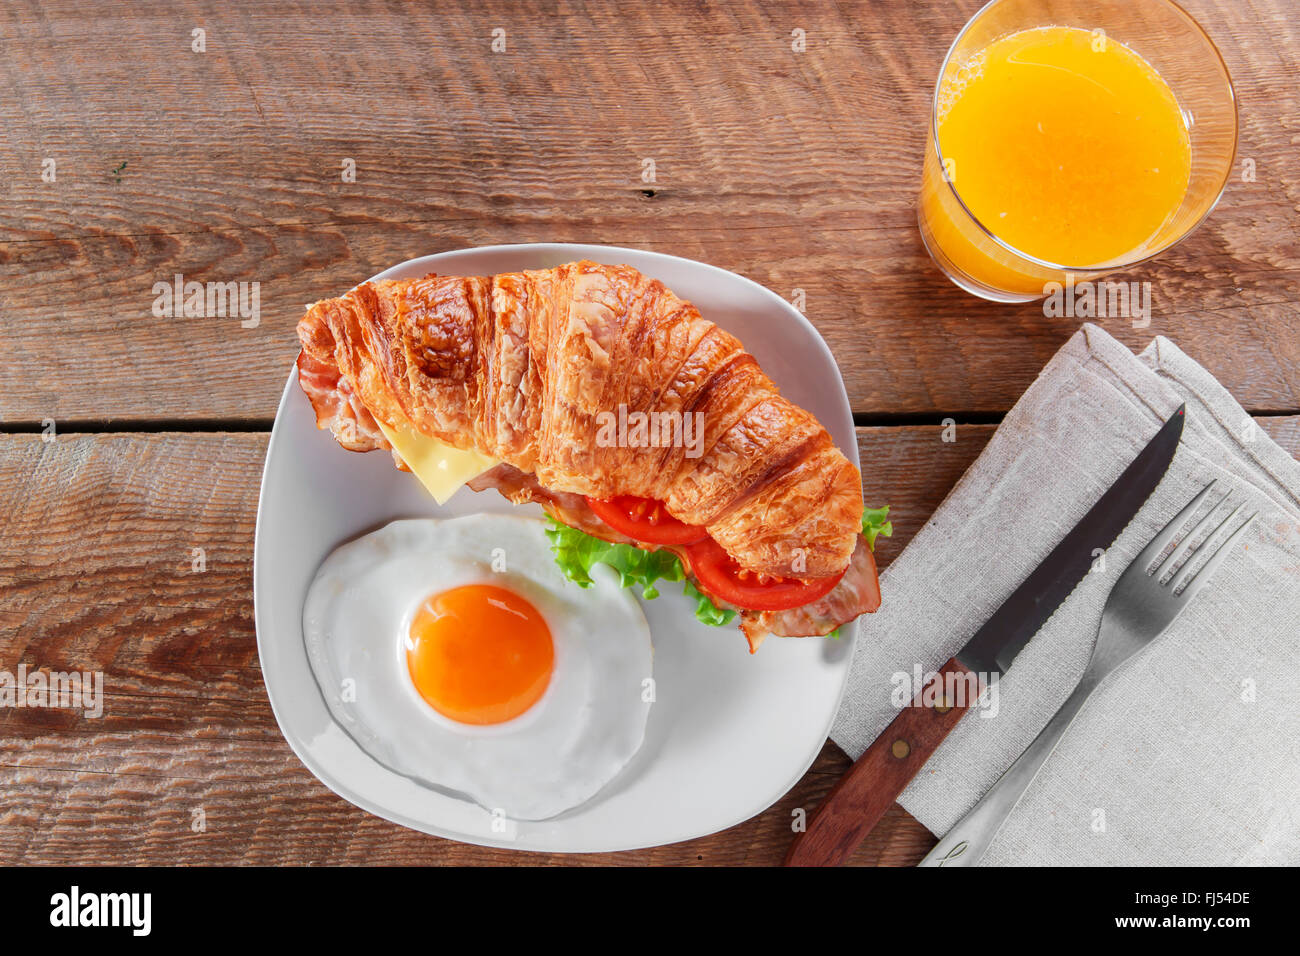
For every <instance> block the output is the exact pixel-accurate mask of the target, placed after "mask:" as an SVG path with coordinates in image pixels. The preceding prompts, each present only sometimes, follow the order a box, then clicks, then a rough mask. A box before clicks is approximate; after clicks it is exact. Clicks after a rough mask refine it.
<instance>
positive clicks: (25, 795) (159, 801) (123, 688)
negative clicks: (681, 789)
mask: <svg viewBox="0 0 1300 956" xmlns="http://www.w3.org/2000/svg"><path fill="white" fill-rule="evenodd" d="M938 431H939V430H938V429H937V428H904V429H862V430H861V433H860V436H859V439H860V442H861V444H862V449H863V459H864V462H865V463H869V464H870V472H869V473H870V474H871V483H870V493H871V495H872V496H873V500H876V501H882V502H883V501H889V502H894V503H895V505H894V508H895V510H894V518H895V521H896V527H897V529H898V532H897V534H896V536H895V537H894V538H893V539H888V540H885V539H882V545H881V549H880V558H881V562H882V563H884V564H887V563H888V562H889V561H890V560H891V559H892V558H893V556H894V555H896V554H897V553H898V551H899V550H900V549H901V548H902V546H903V545H904V544H905V543H906V541H907V540H908V539H909V538H910V536H911V533H912V531H913V530H914V529H915V528H916V527H917V526H918V525H919V523H920V522H921V521H922V520H924V517H925V515H927V514H928V513H929V512H930V511H932V510H933V508H934V507H935V505H937V504H938V501H939V500H940V498H941V497H942V495H943V494H944V493H946V491H947V488H948V487H949V486H950V485H951V484H952V482H953V481H954V480H955V479H956V478H957V477H958V476H959V475H960V474H961V471H962V470H963V469H964V468H965V467H966V465H967V464H968V463H969V462H970V461H971V460H972V459H973V458H974V456H975V455H976V454H978V452H979V450H980V449H981V448H982V447H983V445H984V442H985V441H987V438H988V435H989V434H990V432H991V428H990V427H988V426H982V425H980V426H964V427H962V428H960V429H959V440H958V441H957V442H956V443H944V442H942V441H940V440H939V435H938ZM265 445H266V436H265V435H263V434H256V433H252V434H231V433H214V434H198V433H165V434H110V435H60V436H58V437H57V438H56V440H55V441H54V442H45V441H43V440H42V438H41V436H40V435H9V436H0V479H2V480H0V489H2V490H0V515H2V516H3V522H4V528H5V535H4V537H3V539H2V542H0V590H2V592H3V593H4V595H5V600H4V604H3V607H2V608H0V668H3V669H6V670H9V671H10V672H11V673H12V672H14V671H16V669H17V667H18V665H19V664H20V663H23V662H26V663H28V664H29V665H33V666H35V665H37V664H40V665H44V666H47V667H49V668H51V669H54V670H74V669H75V670H101V671H103V672H104V680H105V683H106V687H107V689H108V693H107V700H106V704H105V709H104V714H103V716H102V717H101V718H99V719H97V720H93V719H86V718H84V717H82V716H81V715H80V713H79V712H75V711H71V710H33V709H23V710H19V709H5V710H0V736H2V737H3V740H4V757H3V759H2V760H0V859H3V860H5V861H7V862H25V863H35V862H44V863H52V862H74V861H83V862H84V861H96V860H97V861H101V862H105V861H108V860H115V861H119V862H128V863H143V862H154V863H159V862H207V863H217V862H222V863H282V862H314V863H360V862H385V863H432V862H441V863H465V862H480V863H506V862H509V863H519V862H526V863H536V862H556V861H558V860H559V859H560V858H558V857H556V858H550V857H533V856H521V855H519V854H516V853H509V852H500V851H491V850H483V849H479V848H473V847H466V846H461V845H458V844H452V843H449V842H446V841H441V840H436V839H433V838H429V837H425V836H422V835H420V834H415V833H412V832H409V831H405V830H403V829H402V828H400V827H396V826H393V825H390V824H388V823H385V822H383V821H380V820H378V819H376V818H373V817H370V816H369V815H367V814H365V813H362V812H361V811H359V810H356V809H355V808H353V807H351V806H350V805H348V804H347V803H345V802H344V801H342V800H340V799H338V798H337V797H335V796H333V795H332V794H331V793H329V791H327V790H326V789H325V788H324V787H323V786H321V785H320V784H319V783H317V782H316V781H315V779H314V778H313V777H312V776H311V774H310V773H309V772H308V771H307V770H306V769H305V768H304V767H303V766H302V765H301V764H300V763H299V762H298V760H297V758H295V757H294V756H293V754H292V753H291V752H290V750H289V748H288V746H287V744H285V742H284V740H283V739H282V738H281V736H280V733H279V730H278V728H277V726H276V723H275V719H274V717H273V715H272V714H271V711H270V707H269V704H268V702H267V700H266V697H265V692H264V691H263V689H262V681H261V672H260V670H259V667H258V663H257V653H256V637H255V633H254V629H253V612H252V595H251V592H250V588H249V579H250V576H251V571H252V548H253V528H254V521H255V517H256V508H257V494H258V485H259V482H260V476H261V465H262V458H263V455H264V453H265ZM214 461H219V462H221V463H222V467H221V468H220V469H216V470H214V469H212V468H211V463H212V462H214ZM196 547H198V548H203V549H204V552H205V558H206V570H205V571H204V572H203V573H194V572H193V571H192V565H191V562H192V549H193V548H196ZM847 763H848V761H847V758H846V757H845V756H844V755H843V754H842V753H841V752H839V750H838V748H835V747H834V745H832V744H829V743H828V744H827V746H826V748H825V750H824V751H823V753H822V756H821V758H820V759H819V760H818V762H817V763H816V764H815V765H814V767H813V769H812V770H811V771H810V772H809V773H808V774H807V776H806V777H805V778H804V779H803V780H802V781H801V782H800V784H799V785H798V786H797V787H796V788H795V789H794V790H792V791H791V792H790V793H789V794H787V795H786V796H785V797H784V798H783V799H782V800H781V801H780V802H779V803H778V804H777V806H775V807H774V808H772V809H770V810H769V811H767V812H766V813H764V814H762V815H760V816H759V817H758V818H757V819H755V820H751V821H749V822H748V823H745V824H743V825H741V826H739V827H736V828H734V829H732V830H730V831H727V832H726V833H723V834H717V835H714V836H711V837H708V838H705V839H703V840H695V841H691V842H689V843H684V844H680V845H677V846H673V847H663V848H658V849H655V850H648V851H643V852H638V853H631V854H622V855H618V856H615V857H608V858H606V857H595V858H592V859H594V860H596V861H598V862H611V861H612V862H619V863H651V862H655V863H690V862H706V863H717V864H721V863H773V862H778V861H779V860H780V859H781V856H782V855H783V853H784V848H785V843H786V839H787V834H788V833H789V832H790V830H789V827H790V821H791V819H792V817H791V813H792V811H793V810H794V809H795V808H797V807H803V808H805V809H811V808H812V807H813V806H815V804H816V802H817V800H819V799H820V798H821V796H822V795H823V794H824V793H825V791H826V790H827V789H828V788H829V786H830V785H831V783H832V782H833V781H834V779H835V777H836V776H837V775H838V774H839V773H840V772H841V771H842V770H843V768H844V767H845V766H847ZM198 809H202V810H203V813H204V815H205V817H206V822H207V830H206V832H204V833H202V834H196V833H194V832H192V831H191V829H190V826H191V823H192V815H193V813H194V812H195V811H196V810H198ZM907 821H908V818H907V817H906V815H905V814H903V813H902V812H901V811H898V812H896V813H894V814H892V815H891V817H890V819H889V823H888V826H887V828H886V829H885V830H882V832H881V834H880V835H879V836H877V837H876V838H875V839H874V840H873V842H872V843H871V845H870V846H868V847H865V848H864V849H863V851H862V853H861V859H862V861H863V862H881V861H883V862H906V861H908V860H910V859H911V858H912V856H916V855H917V854H916V850H917V849H918V838H920V839H922V840H923V839H924V836H925V835H924V831H923V830H922V831H919V835H918V828H917V825H916V824H915V823H911V824H910V825H909V824H908V822H907ZM895 838H897V840H898V841H899V842H898V843H897V845H895V843H894V840H895ZM920 852H921V853H924V848H923V847H922V848H920ZM909 854H910V855H909ZM565 859H566V861H567V860H568V858H565ZM577 862H590V860H587V859H585V858H584V859H583V860H580V861H577Z"/></svg>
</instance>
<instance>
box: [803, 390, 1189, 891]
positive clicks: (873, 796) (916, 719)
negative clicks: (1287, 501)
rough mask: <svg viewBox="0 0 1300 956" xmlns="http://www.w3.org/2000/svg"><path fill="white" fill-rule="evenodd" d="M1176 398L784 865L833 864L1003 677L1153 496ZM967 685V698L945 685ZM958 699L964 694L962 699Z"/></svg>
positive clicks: (834, 793)
mask: <svg viewBox="0 0 1300 956" xmlns="http://www.w3.org/2000/svg"><path fill="white" fill-rule="evenodd" d="M1186 418H1187V406H1186V405H1180V406H1179V408H1178V411H1176V412H1174V414H1173V415H1171V416H1170V417H1169V418H1168V420H1166V421H1165V423H1164V424H1163V425H1162V426H1161V428H1160V430H1159V431H1158V432H1157V433H1156V435H1155V437H1154V438H1152V439H1151V440H1150V441H1149V442H1148V443H1147V445H1146V447H1144V448H1143V449H1142V451H1140V452H1139V453H1138V455H1137V457H1136V458H1134V459H1133V461H1132V462H1131V463H1130V464H1129V466H1128V467H1127V468H1125V469H1124V472H1123V473H1122V474H1121V475H1120V476H1119V478H1117V479H1116V480H1115V482H1114V483H1113V484H1112V485H1111V486H1110V487H1109V488H1108V489H1107V490H1106V491H1105V493H1104V494H1102V496H1101V497H1100V498H1099V499H1098V500H1097V502H1096V503H1095V504H1094V505H1093V506H1092V507H1091V508H1090V509H1089V510H1088V513H1087V514H1086V515H1084V516H1083V518H1082V519H1080V520H1079V522H1078V523H1077V524H1076V525H1075V526H1074V527H1073V528H1072V529H1071V530H1070V531H1069V532H1068V533H1067V534H1066V535H1065V537H1064V538H1062V539H1061V540H1060V541H1059V542H1058V543H1057V545H1056V547H1054V548H1053V549H1052V551H1051V553H1050V554H1048V555H1047V557H1046V558H1044V559H1043V561H1042V562H1041V563H1040V564H1039V565H1038V567H1037V568H1035V569H1034V570H1033V571H1032V572H1031V573H1030V574H1029V576H1028V577H1027V578H1025V580H1024V581H1022V582H1021V583H1020V586H1019V587H1017V588H1016V589H1015V590H1014V591H1013V592H1012V593H1011V595H1010V597H1008V598H1007V599H1006V600H1005V601H1003V603H1002V605H1001V606H1000V607H999V608H998V609H997V610H996V611H994V612H993V614H992V616H991V617H989V619H988V620H987V621H985V622H984V624H983V626H982V627H980V629H979V630H978V631H976V632H975V634H974V635H973V636H972V637H971V638H970V640H968V641H967V642H966V644H965V645H964V646H963V647H962V648H961V650H959V651H958V652H957V653H956V654H955V655H954V656H953V657H952V659H951V660H949V661H948V662H947V663H946V664H944V666H943V667H942V668H940V670H939V672H938V673H937V674H936V675H935V677H934V679H933V680H931V681H930V682H929V683H927V684H926V685H925V687H924V688H922V689H921V691H920V692H918V694H917V695H916V698H915V699H914V700H913V702H912V706H910V707H904V708H903V709H902V710H901V711H900V712H899V715H898V716H897V717H895V718H894V720H893V722H892V723H891V724H890V725H889V726H888V727H887V728H885V731H884V732H883V733H882V734H881V735H880V736H879V737H877V738H876V740H875V741H874V742H873V743H872V745H871V746H870V747H868V748H867V750H866V752H865V753H863V754H862V756H861V757H859V758H858V760H857V761H856V762H855V763H854V764H853V766H852V767H851V768H849V771H848V772H847V773H846V774H845V775H844V776H843V777H841V778H840V780H839V781H838V782H837V783H836V784H835V786H834V787H833V788H832V789H831V792H830V793H829V794H827V795H826V799H825V800H823V801H822V803H821V805H820V806H819V807H818V808H817V811H816V813H814V814H813V816H812V818H811V819H810V820H809V821H808V824H807V828H806V830H805V831H804V832H802V833H797V834H796V835H795V839H794V842H793V843H792V844H791V847H790V850H789V852H788V853H787V854H786V858H785V865H786V866H838V865H839V864H841V863H843V862H844V860H845V859H847V858H848V856H849V855H850V854H851V853H852V852H853V851H854V850H855V849H856V848H857V846H858V844H859V843H861V842H862V840H863V839H865V837H866V836H867V834H868V833H870V832H871V829H872V828H873V827H874V826H875V825H876V823H877V822H878V821H879V820H880V818H881V817H882V816H883V815H884V814H885V811H886V810H888V809H889V807H890V806H892V805H893V804H894V802H895V801H896V800H897V799H898V796H899V794H901V793H902V792H903V790H904V789H905V788H906V787H907V785H908V783H910V782H911V780H912V778H913V777H914V776H916V774H917V773H918V772H919V771H920V769H921V767H922V766H924V764H925V762H926V761H927V760H929V759H930V756H931V755H932V754H933V753H934V752H935V750H937V749H938V748H939V745H940V744H941V743H942V742H943V740H944V738H945V737H947V736H948V734H949V732H950V731H951V730H952V728H953V727H955V726H956V725H957V722H958V721H959V720H961V718H962V717H963V716H964V715H965V713H966V711H967V710H969V709H970V708H971V707H972V706H974V705H975V703H976V701H977V700H978V698H979V696H980V694H982V693H983V691H984V689H985V685H984V681H983V679H982V677H981V675H985V674H988V675H991V674H998V675H1001V674H1004V673H1006V671H1007V670H1008V669H1009V668H1010V667H1011V665H1012V663H1013V662H1014V661H1015V658H1016V655H1017V654H1019V653H1020V651H1021V650H1022V649H1023V648H1024V646H1025V645H1026V644H1028V643H1029V641H1030V639H1031V638H1033V636H1034V635H1035V634H1036V633H1038V631H1039V629H1040V628H1041V627H1042V626H1043V625H1044V624H1045V623H1046V622H1047V620H1048V618H1050V617H1051V616H1052V615H1053V614H1054V613H1055V612H1056V609H1057V608H1058V607H1059V606H1060V605H1061V603H1062V602H1063V601H1064V600H1065V599H1066V598H1067V597H1069V596H1070V593H1071V592H1072V591H1073V590H1074V589H1075V587H1076V586H1077V585H1078V583H1079V582H1080V581H1082V580H1083V577H1084V575H1086V574H1087V573H1088V571H1089V570H1090V569H1091V568H1092V564H1093V561H1094V554H1093V551H1094V549H1096V548H1102V549H1105V548H1108V547H1110V545H1111V544H1112V543H1113V542H1114V540H1115V539H1116V538H1117V537H1119V534H1120V532H1121V531H1123V530H1124V528H1125V527H1126V526H1127V525H1128V523H1129V522H1130V521H1131V520H1132V519H1133V516H1134V515H1136V514H1137V513H1138V510H1139V509H1140V508H1141V507H1142V505H1143V504H1144V503H1145V502H1146V500H1147V498H1149V497H1150V496H1151V492H1153V491H1154V490H1155V488H1156V486H1157V485H1158V484H1160V479H1161V478H1163V477H1164V474H1165V471H1166V470H1168V468H1169V463H1170V462H1171V461H1173V458H1174V453H1175V452H1176V451H1177V450H1178V443H1179V441H1180V439H1181V438H1182V433H1183V425H1184V424H1185V422H1186ZM954 687H965V688H966V693H965V694H964V695H962V694H957V695H950V694H948V693H947V692H946V689H947V688H954ZM963 698H964V699H963Z"/></svg>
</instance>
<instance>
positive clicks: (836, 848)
mask: <svg viewBox="0 0 1300 956" xmlns="http://www.w3.org/2000/svg"><path fill="white" fill-rule="evenodd" d="M936 684H937V686H936ZM954 689H956V690H957V693H955V694H945V690H948V691H952V690H954ZM983 690H984V687H983V684H982V683H979V682H978V680H977V679H976V678H975V676H974V675H973V673H972V672H971V671H970V670H969V669H968V668H967V667H966V666H965V665H964V664H962V663H960V662H959V661H958V660H957V658H955V657H954V658H953V659H952V660H950V661H948V663H946V664H944V665H943V668H942V669H941V670H940V671H939V673H938V674H937V675H936V676H935V678H934V680H933V681H931V682H930V683H928V684H926V685H925V687H924V688H922V690H921V692H920V693H919V694H917V695H916V697H915V698H914V699H913V701H912V706H910V707H905V708H903V709H902V710H901V711H900V712H899V714H898V716H897V717H895V718H894V721H893V723H891V724H890V725H889V726H888V727H886V728H885V730H884V732H883V733H882V734H881V735H880V736H879V737H877V738H876V740H875V742H874V743H873V744H872V745H871V746H870V747H868V748H867V751H866V752H865V753H864V754H863V755H862V756H861V757H859V758H858V760H857V763H855V764H854V765H853V766H852V767H850V768H849V772H848V773H846V774H845V775H844V776H843V777H841V778H840V780H839V782H838V783H836V784H835V786H834V787H833V788H832V789H831V792H830V793H828V794H827V795H826V799H825V800H823V801H822V803H821V806H819V807H818V808H817V812H816V813H815V814H813V817H812V819H811V820H809V821H808V829H807V831H806V832H804V833H799V834H796V835H795V838H794V843H793V844H792V845H791V846H790V852H789V853H787V854H786V857H785V865H786V866H839V865H840V864H842V863H843V862H844V861H845V860H846V859H848V858H849V855H850V854H851V853H852V852H853V851H854V850H855V849H857V847H858V844H859V843H861V842H862V841H863V840H864V839H865V838H866V836H867V834H868V833H870V832H871V829H872V827H874V826H875V825H876V823H877V822H878V821H879V820H880V818H881V817H882V816H884V815H885V811H886V810H888V809H889V808H890V807H891V806H892V805H893V804H894V801H895V800H897V799H898V795H899V794H900V793H902V792H903V790H904V789H906V787H907V785H908V783H909V782H910V781H911V779H912V778H913V777H915V776H916V774H917V773H918V772H919V771H920V769H921V767H923V766H924V765H925V762H926V761H927V760H929V759H930V755H931V754H933V753H934V752H935V750H937V749H938V748H939V744H941V743H942V742H943V738H945V737H947V736H948V733H949V731H951V730H952V729H953V727H955V726H957V721H959V720H961V718H962V717H963V716H964V715H965V713H966V711H967V710H969V709H970V708H971V707H972V706H973V705H974V704H975V702H976V700H977V699H978V698H979V695H980V694H981V693H983ZM958 702H960V703H958Z"/></svg>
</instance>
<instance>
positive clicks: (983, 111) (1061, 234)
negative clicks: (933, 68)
mask: <svg viewBox="0 0 1300 956" xmlns="http://www.w3.org/2000/svg"><path fill="white" fill-rule="evenodd" d="M936 127H937V132H938V138H939V142H938V147H939V149H938V151H937V152H938V153H939V154H941V155H942V159H943V166H942V167H941V166H940V163H939V157H938V156H937V155H934V154H935V153H936V151H935V150H934V148H933V143H931V149H930V150H929V153H930V154H931V155H929V156H927V162H926V171H925V177H924V178H925V182H924V184H923V188H922V195H921V210H920V212H921V220H922V232H923V234H924V235H925V236H926V241H927V244H928V245H930V247H931V252H932V253H934V254H935V255H936V258H938V259H940V260H941V262H942V260H944V259H946V260H947V265H949V266H952V267H955V269H956V271H959V272H960V273H964V274H965V276H967V277H969V278H970V279H973V280H974V281H975V282H976V283H978V284H981V285H987V286H990V287H992V288H994V289H998V290H1007V291H1011V292H1016V293H1021V294H1025V295H1041V294H1042V292H1043V284H1044V283H1045V282H1047V281H1053V280H1055V279H1059V278H1060V275H1059V274H1058V273H1059V272H1060V270H1053V269H1050V268H1047V267H1042V268H1039V267H1038V266H1036V265H1035V264H1032V263H1026V262H1024V261H1023V260H1020V259H1018V258H1017V257H1015V256H1012V255H1008V254H1006V251H1005V250H1004V249H1002V248H1001V247H1000V246H999V245H998V244H997V243H995V242H992V241H990V239H989V237H988V236H987V235H985V234H984V233H983V232H982V231H981V230H979V228H978V227H977V226H974V224H973V223H971V222H970V219H969V216H967V215H965V214H964V212H963V210H962V209H961V205H960V204H959V203H958V202H957V201H956V200H955V198H954V197H953V191H954V190H955V192H956V195H957V196H959V197H960V200H961V203H964V204H965V207H966V210H968V211H969V214H970V215H972V216H974V217H975V219H977V220H978V221H979V223H980V224H982V225H983V227H984V229H985V230H987V231H988V232H990V233H992V234H993V235H995V236H997V238H998V239H1000V240H1001V241H1002V242H1003V243H1005V244H1007V245H1009V246H1011V247H1012V248H1013V249H1015V250H1016V251H1018V252H1020V253H1023V254H1025V255H1027V256H1030V257H1033V258H1034V259H1041V260H1045V261H1046V262H1048V263H1052V264H1055V265H1059V266H1062V267H1066V268H1071V269H1085V268H1089V267H1097V266H1104V265H1106V264H1108V263H1118V262H1123V261H1131V260H1133V259H1137V258H1141V257H1142V256H1143V255H1145V254H1146V250H1147V249H1154V248H1158V244H1159V242H1160V241H1161V239H1162V238H1163V236H1162V230H1164V229H1165V227H1166V226H1167V225H1168V224H1169V223H1170V220H1171V217H1172V216H1173V214H1174V212H1175V211H1176V210H1177V209H1178V207H1179V205H1180V203H1181V202H1182V200H1183V196H1184V194H1185V193H1186V192H1187V188H1188V182H1189V178H1190V174H1191V145H1190V140H1189V135H1188V129H1187V124H1186V123H1185V121H1184V118H1183V113H1182V111H1181V109H1180V107H1179V104H1178V100H1177V98H1176V97H1175V96H1174V93H1173V91H1172V90H1171V89H1170V88H1169V85H1168V84H1167V83H1166V82H1165V81H1164V79H1163V78H1162V77H1161V76H1160V74H1159V73H1158V72H1156V70H1155V69H1154V68H1153V67H1152V66H1151V65H1150V64H1149V63H1148V62H1147V61H1146V60H1144V59H1143V58H1142V57H1141V56H1139V55H1138V54H1137V53H1136V52H1134V51H1133V50H1131V49H1130V48H1129V47H1127V46H1125V45H1123V44H1122V43H1119V42H1117V41H1115V40H1113V39H1110V38H1109V37H1107V36H1106V35H1105V34H1104V33H1102V32H1101V31H1096V32H1091V31H1088V30H1083V29H1079V28H1076V27H1058V26H1047V27H1038V28H1034V29H1028V30H1020V31H1018V32H1015V33H1012V34H1010V35H1008V36H1003V37H1001V38H1000V39H997V40H994V41H993V42H992V43H990V44H989V45H987V46H985V47H983V48H982V49H981V50H979V51H978V52H977V53H975V54H974V55H973V56H970V57H968V58H967V59H966V60H965V62H963V63H960V64H958V65H957V68H956V69H955V70H954V69H949V70H948V71H947V72H946V73H945V81H944V84H943V86H942V87H941V88H940V90H939V92H938V96H937V99H936ZM949 183H950V184H951V188H949ZM936 246H937V248H935V247H936Z"/></svg>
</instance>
